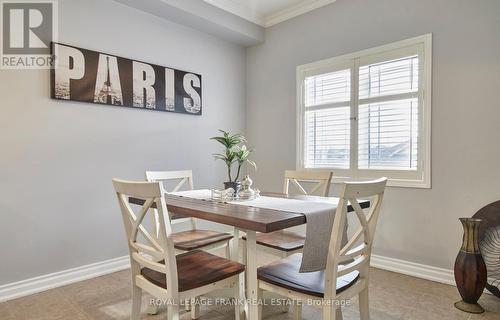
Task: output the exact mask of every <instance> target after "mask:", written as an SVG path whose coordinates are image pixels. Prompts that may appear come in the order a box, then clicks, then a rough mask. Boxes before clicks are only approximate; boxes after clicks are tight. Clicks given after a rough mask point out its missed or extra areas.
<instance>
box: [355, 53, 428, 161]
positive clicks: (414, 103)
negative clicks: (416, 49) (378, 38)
mask: <svg viewBox="0 0 500 320" xmlns="http://www.w3.org/2000/svg"><path fill="white" fill-rule="evenodd" d="M418 70H419V69H418V57H417V56H410V57H404V58H401V59H397V60H392V61H384V62H380V63H375V64H370V65H366V66H361V67H360V68H359V99H360V100H359V101H360V106H359V108H358V115H359V122H358V167H359V168H360V169H391V170H401V169H403V170H416V168H417V163H418V162H417V161H418V97H417V95H416V93H417V92H418ZM376 97H378V99H370V98H376Z"/></svg>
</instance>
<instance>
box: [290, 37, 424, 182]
mask: <svg viewBox="0 0 500 320" xmlns="http://www.w3.org/2000/svg"><path fill="white" fill-rule="evenodd" d="M431 52H432V51H431V36H430V35H426V36H422V37H417V38H414V39H410V40H403V41H401V42H399V43H394V44H390V45H387V46H382V47H378V48H375V49H369V50H365V51H362V52H360V53H354V54H350V55H345V56H342V57H339V58H332V59H328V60H324V61H319V62H315V63H311V64H308V65H304V66H299V67H298V68H297V81H298V82H297V85H298V88H299V89H300V91H299V93H300V94H299V100H298V101H299V111H300V113H299V121H298V123H299V131H298V132H299V135H298V137H299V141H298V142H299V144H298V146H297V147H298V153H297V155H298V166H299V168H305V169H317V168H321V169H331V170H333V172H334V176H337V177H344V178H345V177H352V178H373V177H380V176H387V177H389V178H390V181H389V185H399V186H417V187H429V186H430V170H429V166H428V165H426V164H428V163H429V161H430V71H431V67H430V55H431ZM424 90H425V91H426V92H424ZM424 93H425V94H424ZM344 178H342V179H344Z"/></svg>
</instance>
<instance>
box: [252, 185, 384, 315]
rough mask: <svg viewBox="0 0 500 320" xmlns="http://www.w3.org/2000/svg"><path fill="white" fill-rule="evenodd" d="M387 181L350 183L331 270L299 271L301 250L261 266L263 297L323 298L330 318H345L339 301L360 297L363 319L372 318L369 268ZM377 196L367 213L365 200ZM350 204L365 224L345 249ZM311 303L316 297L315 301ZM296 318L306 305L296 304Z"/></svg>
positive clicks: (341, 207)
mask: <svg viewBox="0 0 500 320" xmlns="http://www.w3.org/2000/svg"><path fill="white" fill-rule="evenodd" d="M386 183H387V179H386V178H382V179H379V180H374V181H367V182H345V183H344V184H343V185H342V189H341V193H340V201H339V204H338V208H337V211H336V214H335V219H334V224H333V228H332V234H331V238H330V244H329V253H328V258H327V265H326V269H325V270H323V271H317V272H309V273H299V269H300V264H301V261H302V254H301V253H297V254H294V255H291V256H289V257H287V258H284V259H281V260H280V261H277V262H274V263H271V264H269V265H267V266H263V267H260V268H259V269H258V272H257V274H258V279H259V280H258V281H259V285H258V287H259V296H260V297H262V291H270V292H274V293H277V294H279V295H281V296H285V297H287V298H289V299H293V300H295V301H299V302H301V301H302V302H303V301H308V300H309V299H311V300H313V301H319V302H320V303H315V304H314V305H315V306H321V307H322V309H323V319H324V320H339V319H342V309H341V304H340V303H339V302H340V301H342V300H346V299H350V298H352V297H354V296H355V295H359V308H360V315H361V320H369V319H370V315H369V314H370V312H369V303H368V284H369V267H370V258H371V251H372V244H373V238H374V234H375V228H376V225H377V221H378V218H379V215H380V206H381V204H382V199H383V196H384V190H385V186H386ZM368 198H370V199H371V205H370V209H369V210H367V211H368V213H365V212H364V211H363V209H362V208H361V206H360V205H359V203H358V200H359V199H368ZM348 204H350V205H351V206H352V207H353V209H354V211H353V212H354V213H355V215H356V217H357V218H358V220H359V228H358V229H357V231H356V232H355V233H354V234H353V236H352V237H351V238H350V239H349V241H348V242H347V244H346V245H345V246H344V247H342V246H341V242H342V235H343V229H344V225H345V223H346V220H347V206H348ZM309 301H310V300H309ZM296 319H301V304H300V303H298V304H296Z"/></svg>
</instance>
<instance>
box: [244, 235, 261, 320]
mask: <svg viewBox="0 0 500 320" xmlns="http://www.w3.org/2000/svg"><path fill="white" fill-rule="evenodd" d="M246 233H247V241H245V242H246V246H247V265H246V272H247V297H248V299H249V301H250V303H249V305H248V320H260V319H259V306H258V302H259V301H258V288H257V244H256V233H255V231H250V230H248V231H247V232H246Z"/></svg>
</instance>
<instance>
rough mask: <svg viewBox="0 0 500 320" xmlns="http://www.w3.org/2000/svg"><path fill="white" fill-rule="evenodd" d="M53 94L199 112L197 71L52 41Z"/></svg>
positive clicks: (102, 102) (61, 96)
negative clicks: (164, 65) (183, 69)
mask: <svg viewBox="0 0 500 320" xmlns="http://www.w3.org/2000/svg"><path fill="white" fill-rule="evenodd" d="M52 54H53V55H54V68H53V69H52V70H51V97H52V98H53V99H60V100H72V101H80V102H90V103H97V104H104V105H112V106H118V107H130V108H137V109H143V110H156V111H166V112H179V113H185V114H193V115H201V112H202V94H201V75H200V74H196V73H193V72H188V71H182V70H178V69H174V68H170V67H162V66H159V65H155V64H152V63H145V62H141V61H137V60H131V59H127V58H122V57H119V56H116V55H110V54H106V53H101V52H96V51H92V50H87V49H82V48H77V47H74V46H69V45H65V44H60V43H52Z"/></svg>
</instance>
